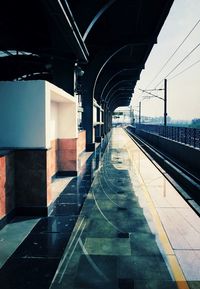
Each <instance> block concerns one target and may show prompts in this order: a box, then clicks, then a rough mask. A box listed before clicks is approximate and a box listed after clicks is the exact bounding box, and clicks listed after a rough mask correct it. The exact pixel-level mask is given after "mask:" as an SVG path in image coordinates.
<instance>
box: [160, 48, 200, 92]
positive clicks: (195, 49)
mask: <svg viewBox="0 0 200 289" xmlns="http://www.w3.org/2000/svg"><path fill="white" fill-rule="evenodd" d="M199 46H200V43H198V44H197V45H196V46H195V47H194V48H193V49H192V50H191V51H190V52H189V53H188V54H187V55H186V56H185V57H184V58H183V59H182V60H181V61H180V62H179V63H178V64H177V65H176V66H175V67H174V68H173V69H172V70H171V71H170V72H169V73H168V74H167V75H166V76H165V77H164V78H163V79H165V78H167V77H168V76H169V75H170V74H171V73H172V72H174V70H175V69H177V68H178V67H179V66H180V65H181V64H182V63H183V62H184V61H185V60H186V59H187V58H188V57H189V56H190V55H191V54H192V53H193V52H194V51H195V50H196V49H197V48H198V47H199ZM163 79H162V80H161V81H160V82H159V83H158V84H157V85H156V87H157V86H158V85H159V84H160V83H161V82H162V81H163Z"/></svg>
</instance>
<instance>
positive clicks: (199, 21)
mask: <svg viewBox="0 0 200 289" xmlns="http://www.w3.org/2000/svg"><path fill="white" fill-rule="evenodd" d="M199 23H200V19H199V20H198V21H197V22H196V23H195V25H194V26H193V27H192V29H191V30H190V32H189V33H188V34H187V35H186V36H185V38H184V39H183V41H182V42H181V43H180V44H179V46H178V47H177V48H176V49H175V51H174V52H173V53H172V55H171V56H170V57H169V58H168V59H167V61H166V62H165V63H164V64H163V66H162V67H161V69H160V70H159V71H158V73H157V74H156V75H155V76H154V78H153V79H152V80H151V82H150V83H149V84H148V85H147V86H150V85H151V84H152V83H153V81H154V80H155V79H156V78H157V77H158V75H159V74H160V73H161V71H163V69H164V68H165V67H166V66H167V64H168V63H169V62H170V60H171V59H172V58H173V56H174V55H175V54H176V52H177V51H178V50H179V49H180V48H181V46H182V45H183V44H184V42H185V41H186V40H187V38H188V37H189V36H190V34H191V33H192V32H193V31H194V29H195V28H196V27H197V25H198V24H199Z"/></svg>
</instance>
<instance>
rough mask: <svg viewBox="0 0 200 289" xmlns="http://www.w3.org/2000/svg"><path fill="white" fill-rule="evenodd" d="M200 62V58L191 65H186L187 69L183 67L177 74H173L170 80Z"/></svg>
mask: <svg viewBox="0 0 200 289" xmlns="http://www.w3.org/2000/svg"><path fill="white" fill-rule="evenodd" d="M199 62H200V59H199V60H197V61H196V62H194V63H192V64H191V65H190V66H188V67H186V68H185V69H183V70H182V71H180V72H179V73H177V74H175V75H174V76H172V77H171V78H170V79H169V80H171V79H174V78H175V77H177V76H179V75H181V74H182V73H183V72H185V71H187V70H188V69H190V68H192V67H193V66H194V65H196V64H197V63H199Z"/></svg>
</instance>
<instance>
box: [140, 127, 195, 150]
mask: <svg viewBox="0 0 200 289" xmlns="http://www.w3.org/2000/svg"><path fill="white" fill-rule="evenodd" d="M136 129H140V130H144V131H146V132H149V133H153V134H156V135H159V136H163V137H165V138H168V139H171V140H174V141H177V142H180V143H183V144H186V145H190V146H192V147H195V148H198V149H200V129H199V128H190V127H178V126H166V127H165V126H163V125H153V124H137V125H136Z"/></svg>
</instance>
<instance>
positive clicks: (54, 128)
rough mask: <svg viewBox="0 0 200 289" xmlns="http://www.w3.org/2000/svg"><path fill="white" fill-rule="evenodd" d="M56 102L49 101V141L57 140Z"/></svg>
mask: <svg viewBox="0 0 200 289" xmlns="http://www.w3.org/2000/svg"><path fill="white" fill-rule="evenodd" d="M58 109H59V107H58V102H55V101H51V112H50V140H55V139H57V138H59V133H58V113H59V111H58Z"/></svg>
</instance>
